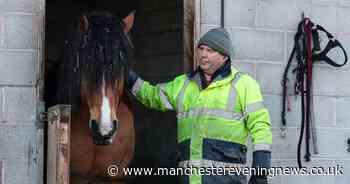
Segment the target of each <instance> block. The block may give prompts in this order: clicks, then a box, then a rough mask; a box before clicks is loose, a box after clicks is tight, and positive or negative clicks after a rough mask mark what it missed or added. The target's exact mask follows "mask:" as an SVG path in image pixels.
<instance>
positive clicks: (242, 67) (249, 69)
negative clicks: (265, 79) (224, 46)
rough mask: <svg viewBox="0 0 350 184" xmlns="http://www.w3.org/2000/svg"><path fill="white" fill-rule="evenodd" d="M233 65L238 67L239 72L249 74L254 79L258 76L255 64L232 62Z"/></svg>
mask: <svg viewBox="0 0 350 184" xmlns="http://www.w3.org/2000/svg"><path fill="white" fill-rule="evenodd" d="M231 65H232V66H234V67H236V68H237V69H238V70H239V71H241V72H243V73H246V74H249V75H250V76H251V77H253V78H255V76H256V74H255V67H254V64H253V63H248V62H237V61H232V63H231Z"/></svg>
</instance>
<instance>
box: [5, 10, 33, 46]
mask: <svg viewBox="0 0 350 184" xmlns="http://www.w3.org/2000/svg"><path fill="white" fill-rule="evenodd" d="M38 20H39V19H38V16H29V15H12V14H10V15H6V16H5V28H4V30H5V31H4V47H5V48H10V49H36V48H38V34H39V31H38V30H39V28H40V23H39V21H38Z"/></svg>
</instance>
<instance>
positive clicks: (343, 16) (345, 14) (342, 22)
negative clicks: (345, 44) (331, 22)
mask: <svg viewBox="0 0 350 184" xmlns="http://www.w3.org/2000/svg"><path fill="white" fill-rule="evenodd" d="M348 3H349V5H350V1H348ZM337 11H338V14H337V20H336V22H337V32H338V33H349V32H350V22H349V19H350V7H344V8H338V9H337Z"/></svg>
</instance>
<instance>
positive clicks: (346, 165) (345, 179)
mask: <svg viewBox="0 0 350 184" xmlns="http://www.w3.org/2000/svg"><path fill="white" fill-rule="evenodd" d="M334 163H335V165H338V168H339V170H342V171H343V175H336V176H334V177H335V183H336V184H348V183H349V179H350V172H349V171H350V160H335V161H334Z"/></svg>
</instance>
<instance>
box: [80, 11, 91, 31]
mask: <svg viewBox="0 0 350 184" xmlns="http://www.w3.org/2000/svg"><path fill="white" fill-rule="evenodd" d="M88 27H89V21H88V19H87V17H86V15H82V16H80V18H79V30H80V31H81V32H86V31H87V30H88Z"/></svg>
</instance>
